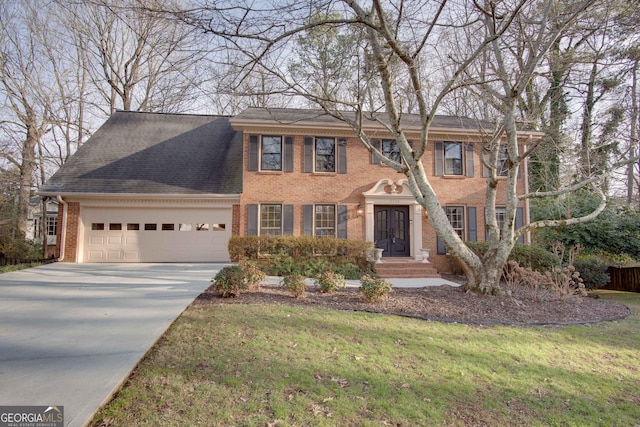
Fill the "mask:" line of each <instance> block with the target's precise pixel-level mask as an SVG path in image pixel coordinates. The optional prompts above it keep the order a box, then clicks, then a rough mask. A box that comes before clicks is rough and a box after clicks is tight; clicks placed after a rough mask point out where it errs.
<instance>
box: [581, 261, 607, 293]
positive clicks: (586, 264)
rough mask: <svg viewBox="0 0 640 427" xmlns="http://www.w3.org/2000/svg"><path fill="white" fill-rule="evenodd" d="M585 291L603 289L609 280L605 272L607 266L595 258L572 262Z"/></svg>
mask: <svg viewBox="0 0 640 427" xmlns="http://www.w3.org/2000/svg"><path fill="white" fill-rule="evenodd" d="M573 265H574V266H575V267H576V270H578V271H579V272H580V277H581V278H582V280H583V281H584V286H585V287H586V288H587V289H597V288H603V287H605V286H607V285H608V284H609V282H610V281H611V278H610V277H609V273H608V272H607V268H608V267H607V265H606V264H604V263H602V262H600V260H599V259H598V258H597V257H594V256H584V257H578V258H576V260H575V261H574V262H573Z"/></svg>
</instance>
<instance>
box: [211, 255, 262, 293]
mask: <svg viewBox="0 0 640 427" xmlns="http://www.w3.org/2000/svg"><path fill="white" fill-rule="evenodd" d="M266 277H267V276H266V274H265V273H264V272H263V271H262V270H260V267H259V266H258V264H256V263H255V262H252V261H247V260H241V261H240V262H239V263H238V265H233V266H227V267H223V268H222V270H220V271H219V272H218V274H216V276H215V277H214V278H213V279H212V280H211V281H212V282H213V284H214V287H213V289H214V290H215V291H216V292H218V293H219V294H220V295H221V296H222V297H223V298H228V297H233V298H236V297H238V296H239V295H240V291H243V290H246V289H256V288H258V287H260V282H262V281H263V280H264V279H266Z"/></svg>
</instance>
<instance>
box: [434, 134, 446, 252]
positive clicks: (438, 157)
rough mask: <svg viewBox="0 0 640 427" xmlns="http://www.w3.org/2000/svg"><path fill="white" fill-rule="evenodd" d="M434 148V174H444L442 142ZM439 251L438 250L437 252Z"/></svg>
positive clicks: (437, 143)
mask: <svg viewBox="0 0 640 427" xmlns="http://www.w3.org/2000/svg"><path fill="white" fill-rule="evenodd" d="M434 147H435V150H434V153H433V156H434V159H433V163H434V165H435V176H443V175H444V144H443V143H442V142H436V143H435V145H434ZM438 253H439V252H438Z"/></svg>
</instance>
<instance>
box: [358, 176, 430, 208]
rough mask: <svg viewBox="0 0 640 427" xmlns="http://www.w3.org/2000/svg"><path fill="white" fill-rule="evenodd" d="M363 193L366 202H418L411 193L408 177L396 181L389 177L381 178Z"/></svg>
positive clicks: (407, 203)
mask: <svg viewBox="0 0 640 427" xmlns="http://www.w3.org/2000/svg"><path fill="white" fill-rule="evenodd" d="M362 195H363V196H364V199H365V202H366V203H386V204H405V205H417V204H418V202H416V199H415V198H414V197H413V194H411V189H410V188H409V181H408V180H406V179H400V180H398V181H395V182H394V181H393V180H391V179H388V178H386V179H381V180H380V181H378V182H376V183H375V184H374V185H373V186H372V187H371V188H370V189H369V190H367V191H365V192H363V193H362Z"/></svg>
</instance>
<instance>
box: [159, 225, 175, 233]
mask: <svg viewBox="0 0 640 427" xmlns="http://www.w3.org/2000/svg"><path fill="white" fill-rule="evenodd" d="M173 230H175V224H162V231H173Z"/></svg>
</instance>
